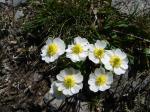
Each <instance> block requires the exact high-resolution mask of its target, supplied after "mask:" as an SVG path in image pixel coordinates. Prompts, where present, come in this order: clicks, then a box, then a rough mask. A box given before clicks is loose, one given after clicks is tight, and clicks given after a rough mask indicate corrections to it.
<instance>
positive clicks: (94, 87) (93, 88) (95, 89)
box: [89, 85, 98, 92]
mask: <svg viewBox="0 0 150 112" xmlns="http://www.w3.org/2000/svg"><path fill="white" fill-rule="evenodd" d="M89 88H90V90H91V91H93V92H97V91H98V87H97V86H95V85H92V86H90V87H89Z"/></svg>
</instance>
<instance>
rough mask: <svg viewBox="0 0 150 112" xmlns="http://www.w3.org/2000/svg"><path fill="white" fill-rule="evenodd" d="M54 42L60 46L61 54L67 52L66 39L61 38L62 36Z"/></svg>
mask: <svg viewBox="0 0 150 112" xmlns="http://www.w3.org/2000/svg"><path fill="white" fill-rule="evenodd" d="M53 42H54V43H56V44H57V45H58V46H59V54H60V55H62V54H63V53H64V52H65V48H66V45H65V43H64V41H63V40H61V39H60V38H55V39H54V40H53Z"/></svg>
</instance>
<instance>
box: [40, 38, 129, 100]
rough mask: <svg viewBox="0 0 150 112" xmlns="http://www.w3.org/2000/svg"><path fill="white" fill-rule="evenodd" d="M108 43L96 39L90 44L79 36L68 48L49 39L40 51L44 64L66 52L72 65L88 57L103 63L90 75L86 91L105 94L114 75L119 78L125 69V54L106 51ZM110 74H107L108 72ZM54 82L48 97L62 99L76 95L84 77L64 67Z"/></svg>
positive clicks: (126, 66) (95, 61) (57, 40)
mask: <svg viewBox="0 0 150 112" xmlns="http://www.w3.org/2000/svg"><path fill="white" fill-rule="evenodd" d="M106 46H107V42H106V41H104V40H102V41H100V40H97V41H96V43H95V44H89V42H88V40H87V39H85V38H81V37H76V38H74V42H73V43H72V44H71V45H68V47H67V49H66V45H65V43H64V41H63V40H61V39H60V38H55V39H52V38H49V39H48V40H47V41H46V45H45V46H44V47H43V48H42V50H41V52H42V54H41V56H42V60H44V61H45V62H46V63H50V62H54V61H55V60H56V59H58V58H59V56H61V55H63V54H64V53H65V52H66V57H67V58H70V60H71V61H72V62H78V61H84V60H85V59H86V58H87V57H88V58H89V60H91V61H92V62H94V63H95V64H101V65H102V64H103V65H104V68H105V69H104V68H103V67H102V66H101V65H100V68H96V69H95V71H94V73H91V74H90V76H89V80H88V84H89V88H90V90H91V91H93V92H97V91H105V90H107V89H109V88H110V85H111V83H112V82H113V72H114V73H115V74H116V75H121V74H124V73H125V72H126V70H127V69H128V58H127V55H126V54H125V53H124V52H123V51H121V50H120V49H113V50H106ZM108 71H109V72H108ZM56 78H57V81H55V82H53V83H52V85H51V89H50V94H51V95H52V96H54V97H56V98H58V99H59V98H65V96H71V95H74V94H77V93H78V92H79V90H81V89H82V88H83V84H82V81H83V75H82V74H81V72H80V71H78V70H75V69H73V68H66V69H64V70H62V71H60V73H59V74H58V75H57V77H56Z"/></svg>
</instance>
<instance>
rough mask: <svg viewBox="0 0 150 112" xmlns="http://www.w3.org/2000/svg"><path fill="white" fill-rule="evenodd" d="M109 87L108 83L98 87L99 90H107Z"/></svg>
mask: <svg viewBox="0 0 150 112" xmlns="http://www.w3.org/2000/svg"><path fill="white" fill-rule="evenodd" d="M109 88H110V86H109V85H103V86H100V87H99V90H100V91H105V90H107V89H109Z"/></svg>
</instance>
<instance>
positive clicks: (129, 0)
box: [112, 0, 150, 14]
mask: <svg viewBox="0 0 150 112" xmlns="http://www.w3.org/2000/svg"><path fill="white" fill-rule="evenodd" d="M112 6H113V7H115V8H117V9H119V11H121V12H123V13H126V14H132V13H134V11H136V12H141V11H142V10H144V9H147V8H150V0H112Z"/></svg>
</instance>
